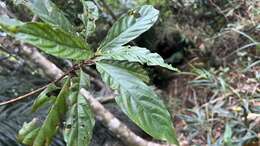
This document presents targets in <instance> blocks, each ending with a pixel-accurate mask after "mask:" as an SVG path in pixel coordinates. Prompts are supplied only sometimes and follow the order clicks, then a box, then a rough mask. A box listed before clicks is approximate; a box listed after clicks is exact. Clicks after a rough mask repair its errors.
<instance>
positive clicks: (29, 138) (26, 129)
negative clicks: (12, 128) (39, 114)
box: [17, 119, 39, 145]
mask: <svg viewBox="0 0 260 146" xmlns="http://www.w3.org/2000/svg"><path fill="white" fill-rule="evenodd" d="M38 131H39V128H38V126H37V119H33V120H32V121H31V122H29V123H24V124H23V127H22V128H21V129H20V130H19V132H18V136H17V140H18V141H20V142H21V143H23V144H26V145H32V144H33V141H34V139H35V137H36V135H37V133H38Z"/></svg>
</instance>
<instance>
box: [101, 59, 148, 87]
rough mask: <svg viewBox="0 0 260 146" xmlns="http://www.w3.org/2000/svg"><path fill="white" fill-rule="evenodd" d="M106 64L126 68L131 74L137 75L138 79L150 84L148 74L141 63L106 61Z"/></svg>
mask: <svg viewBox="0 0 260 146" xmlns="http://www.w3.org/2000/svg"><path fill="white" fill-rule="evenodd" d="M106 62H107V63H109V64H111V65H113V66H117V67H119V68H124V69H125V70H127V71H128V72H129V73H130V74H132V75H135V76H136V77H137V78H139V79H140V80H142V81H144V82H145V83H149V82H150V78H149V76H148V72H147V71H146V70H144V69H143V67H142V66H141V65H140V64H139V63H134V62H128V61H116V60H106Z"/></svg>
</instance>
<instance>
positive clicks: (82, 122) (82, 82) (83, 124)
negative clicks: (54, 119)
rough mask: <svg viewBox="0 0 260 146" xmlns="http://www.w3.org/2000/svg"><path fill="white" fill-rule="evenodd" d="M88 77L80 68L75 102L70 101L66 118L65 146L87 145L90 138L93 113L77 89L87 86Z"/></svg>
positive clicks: (92, 126)
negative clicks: (70, 104)
mask: <svg viewBox="0 0 260 146" xmlns="http://www.w3.org/2000/svg"><path fill="white" fill-rule="evenodd" d="M89 81H90V80H89V77H88V75H87V74H85V73H84V72H83V71H82V70H81V71H80V79H79V84H77V85H78V87H77V91H76V92H77V94H75V96H76V101H75V103H72V106H71V107H70V111H69V112H68V117H67V120H66V125H65V130H64V139H65V141H66V143H67V146H87V145H89V143H90V141H91V138H92V131H93V128H94V123H95V119H94V115H93V113H92V111H91V108H90V106H89V103H88V102H87V100H86V99H85V98H84V97H83V96H82V95H81V94H79V90H80V89H81V88H84V87H88V86H89V83H88V82H89Z"/></svg>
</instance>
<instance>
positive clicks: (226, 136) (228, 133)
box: [224, 123, 233, 146]
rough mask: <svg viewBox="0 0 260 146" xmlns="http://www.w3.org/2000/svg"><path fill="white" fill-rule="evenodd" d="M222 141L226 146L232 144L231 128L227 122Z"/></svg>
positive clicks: (231, 145)
mask: <svg viewBox="0 0 260 146" xmlns="http://www.w3.org/2000/svg"><path fill="white" fill-rule="evenodd" d="M224 143H225V145H227V146H233V144H232V129H231V127H230V124H229V123H227V124H226V125H225V132H224Z"/></svg>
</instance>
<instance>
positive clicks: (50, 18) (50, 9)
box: [24, 0, 73, 32]
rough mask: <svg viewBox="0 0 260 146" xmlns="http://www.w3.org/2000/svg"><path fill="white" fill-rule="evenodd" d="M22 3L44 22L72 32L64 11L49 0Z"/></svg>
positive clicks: (31, 0) (32, 0)
mask: <svg viewBox="0 0 260 146" xmlns="http://www.w3.org/2000/svg"><path fill="white" fill-rule="evenodd" d="M24 4H25V6H27V7H28V8H29V9H30V10H31V11H32V12H33V13H34V14H36V15H37V16H39V17H40V18H41V19H42V20H43V21H44V22H46V23H49V24H51V25H55V26H59V27H61V28H62V29H64V30H65V31H70V32H73V26H72V24H71V23H70V22H69V20H68V19H67V18H66V17H65V15H64V13H63V12H62V11H61V10H60V9H59V8H58V7H56V5H55V4H54V3H53V2H51V1H50V0H29V1H26V2H25V3H24Z"/></svg>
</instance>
